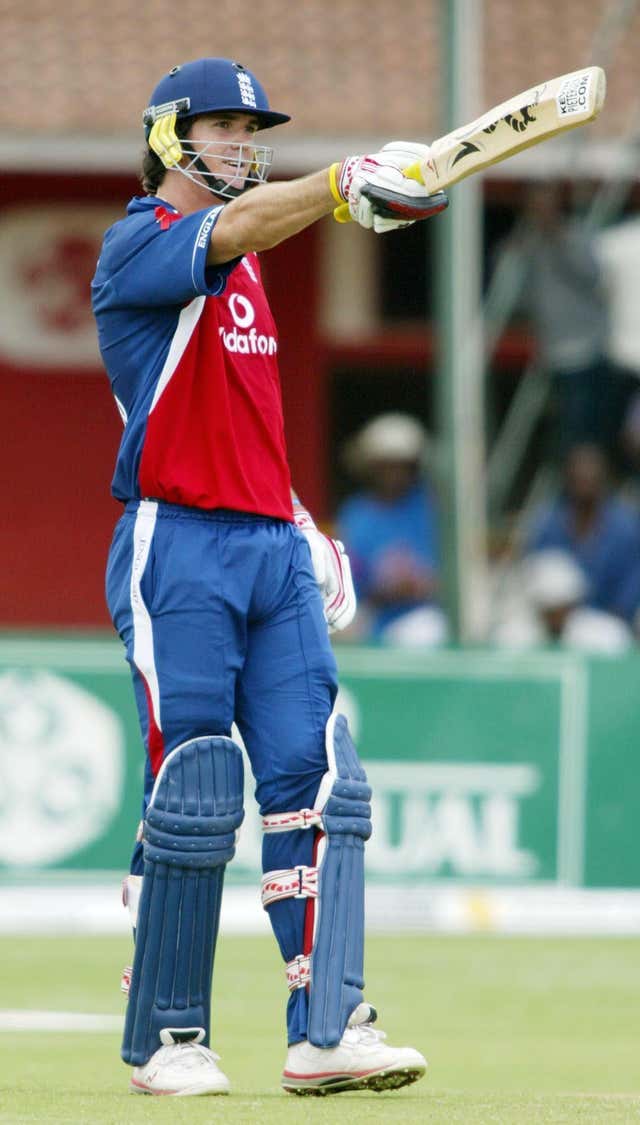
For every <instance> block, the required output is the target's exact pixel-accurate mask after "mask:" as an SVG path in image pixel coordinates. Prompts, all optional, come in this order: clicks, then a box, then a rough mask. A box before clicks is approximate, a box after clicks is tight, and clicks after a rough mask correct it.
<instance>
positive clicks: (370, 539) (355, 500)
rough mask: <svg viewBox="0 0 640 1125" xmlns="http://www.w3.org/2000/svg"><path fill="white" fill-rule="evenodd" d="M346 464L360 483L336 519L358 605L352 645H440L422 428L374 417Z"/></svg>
mask: <svg viewBox="0 0 640 1125" xmlns="http://www.w3.org/2000/svg"><path fill="white" fill-rule="evenodd" d="M345 460H346V463H347V467H348V470H349V472H350V473H351V475H352V476H353V477H354V479H356V480H357V481H358V482H359V484H360V489H359V490H358V491H357V492H356V493H355V494H354V495H352V496H350V497H349V498H348V499H347V500H346V501H345V502H344V503H343V504H342V506H341V507H340V509H339V510H338V514H337V526H338V532H337V534H338V535H339V537H340V538H341V539H342V540H343V542H344V544H345V547H346V550H347V552H348V554H349V556H350V558H351V565H352V569H353V577H354V582H355V586H356V592H357V594H358V600H359V611H358V617H357V622H356V636H357V639H358V640H375V641H383V642H386V643H389V644H404V645H412V646H414V645H430V646H433V645H438V644H442V643H443V642H444V640H445V639H446V634H447V629H446V619H445V616H444V614H443V612H442V610H441V608H440V607H439V606H438V604H437V595H438V572H439V565H440V553H439V529H438V511H437V502H436V497H435V493H434V489H433V487H432V484H431V482H430V480H429V478H428V473H427V465H428V438H427V433H426V431H425V429H424V427H423V426H422V424H421V423H420V422H419V421H418V420H417V419H416V418H414V417H412V416H411V415H409V414H402V413H387V414H380V415H378V416H377V417H376V418H374V419H373V420H372V421H370V422H368V423H367V425H365V426H364V427H363V428H362V429H361V430H360V431H359V432H358V433H357V434H356V435H355V437H353V438H351V440H350V441H349V442H348V443H347V446H346V449H345Z"/></svg>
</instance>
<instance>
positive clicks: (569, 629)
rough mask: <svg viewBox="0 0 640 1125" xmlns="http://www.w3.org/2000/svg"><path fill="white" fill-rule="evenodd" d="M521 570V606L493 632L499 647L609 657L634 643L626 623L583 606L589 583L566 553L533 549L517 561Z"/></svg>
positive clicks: (501, 621)
mask: <svg viewBox="0 0 640 1125" xmlns="http://www.w3.org/2000/svg"><path fill="white" fill-rule="evenodd" d="M519 572H520V573H519V579H520V591H521V601H520V605H519V609H518V611H517V612H513V608H512V612H511V614H510V615H509V616H503V617H502V619H501V620H500V621H499V622H498V623H497V624H496V626H495V628H494V630H493V636H492V640H493V641H494V643H496V644H498V645H499V646H500V647H504V648H518V649H528V648H533V647H535V646H538V645H548V644H555V645H559V646H562V647H563V648H570V649H574V650H579V651H581V652H592V653H602V654H606V655H611V656H612V655H616V654H617V653H621V652H626V651H627V650H628V649H630V648H631V647H632V646H633V643H634V638H633V633H632V632H631V629H630V628H629V626H628V625H626V624H625V622H624V621H621V619H620V618H619V617H615V616H614V615H613V614H611V613H605V612H604V611H603V610H600V609H592V608H591V607H589V606H588V605H586V604H585V603H586V600H587V598H588V593H589V584H588V581H587V579H586V577H585V575H584V573H583V571H582V570H581V569H580V567H579V566H578V564H577V562H576V561H575V559H574V558H572V556H571V555H570V554H568V553H567V552H566V551H560V550H555V549H553V548H550V549H547V550H544V551H537V552H535V553H534V554H532V555H530V556H529V557H528V558H526V559H524V560H523V561H522V562H521V563H520V566H519Z"/></svg>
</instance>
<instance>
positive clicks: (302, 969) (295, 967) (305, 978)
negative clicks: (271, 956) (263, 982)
mask: <svg viewBox="0 0 640 1125" xmlns="http://www.w3.org/2000/svg"><path fill="white" fill-rule="evenodd" d="M310 980H311V956H310V955H309V954H308V955H307V956H306V957H305V956H304V954H300V956H299V957H294V958H293V960H292V961H288V962H287V987H288V989H289V992H295V990H296V988H306V987H307V985H308V984H309V982H310Z"/></svg>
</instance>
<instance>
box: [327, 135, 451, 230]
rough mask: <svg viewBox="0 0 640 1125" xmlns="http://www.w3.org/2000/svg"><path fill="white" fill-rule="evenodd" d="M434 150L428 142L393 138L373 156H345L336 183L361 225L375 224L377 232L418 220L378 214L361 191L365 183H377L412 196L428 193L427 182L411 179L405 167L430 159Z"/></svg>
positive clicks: (352, 213)
mask: <svg viewBox="0 0 640 1125" xmlns="http://www.w3.org/2000/svg"><path fill="white" fill-rule="evenodd" d="M430 151H431V150H430V149H429V146H428V145H422V144H414V143H413V142H411V141H390V142H389V144H386V145H384V147H383V148H382V149H381V151H380V152H376V153H374V154H373V155H372V156H350V157H347V159H346V160H343V162H342V164H341V166H340V169H339V172H338V175H337V177H336V184H337V187H338V191H339V192H340V195H341V196H342V198H343V199H345V200H346V202H347V203H348V204H349V212H350V214H351V218H352V219H355V221H356V222H357V223H359V224H360V226H361V227H366V228H367V229H371V228H372V227H373V229H374V231H375V232H376V234H384V233H385V231H389V230H398V229H399V228H401V227H408V226H411V223H412V222H413V221H414V220H407V219H403V220H400V219H387V218H383V217H382V216H380V215H376V214H375V212H374V210H373V206H372V204H371V202H370V200H368V199H367V198H366V197H365V196H363V195H361V194H360V192H361V189H362V187H363V186H364V185H365V184H377V185H378V186H380V187H385V188H390V189H391V190H392V191H397V192H400V193H401V194H404V195H407V196H409V197H410V198H411V197H414V198H415V197H419V196H424V186H423V185H422V184H421V183H418V182H417V181H416V180H412V179H407V178H406V177H405V176H403V175H402V170H403V169H404V168H408V167H409V165H411V164H416V163H420V162H422V161H423V160H426V159H428V157H429V155H430Z"/></svg>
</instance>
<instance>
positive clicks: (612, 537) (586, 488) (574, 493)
mask: <svg viewBox="0 0 640 1125" xmlns="http://www.w3.org/2000/svg"><path fill="white" fill-rule="evenodd" d="M549 547H553V548H558V549H560V550H564V551H567V552H568V553H569V554H570V555H571V556H572V557H573V558H574V559H575V561H576V562H577V563H578V565H579V566H580V567H581V569H582V571H583V573H584V575H585V576H586V579H587V582H588V586H589V589H588V593H587V604H588V605H589V606H591V607H592V608H594V609H601V610H605V611H606V612H608V613H614V614H617V615H618V616H619V617H622V618H624V620H626V621H628V622H631V621H633V619H634V615H635V613H636V610H637V609H638V605H639V604H640V523H639V520H638V516H637V513H636V511H635V510H634V508H633V507H632V506H631V505H630V504H627V503H626V502H625V501H624V500H621V499H619V498H618V497H616V496H615V495H613V494H612V492H611V487H610V481H609V470H608V464H607V459H606V456H605V454H604V453H603V452H602V450H600V449H599V448H598V447H597V446H595V445H578V446H575V448H574V449H572V450H571V451H570V452H569V453H568V455H567V457H566V461H565V466H564V482H563V488H562V491H561V493H560V495H559V496H558V497H557V498H556V499H555V500H553V501H552V502H551V503H550V504H548V505H547V506H546V507H545V508H544V509H543V510H542V511H541V512H540V513H539V514H538V516H537V518H536V519H535V521H534V524H533V527H532V530H531V533H530V535H529V538H528V542H527V544H526V552H527V553H530V552H532V551H540V550H544V549H545V548H549Z"/></svg>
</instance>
